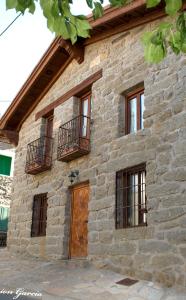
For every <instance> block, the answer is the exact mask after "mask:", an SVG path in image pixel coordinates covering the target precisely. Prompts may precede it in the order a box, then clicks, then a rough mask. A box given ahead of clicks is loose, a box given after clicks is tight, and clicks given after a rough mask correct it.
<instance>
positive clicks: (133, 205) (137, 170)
mask: <svg viewBox="0 0 186 300" xmlns="http://www.w3.org/2000/svg"><path fill="white" fill-rule="evenodd" d="M145 173H146V171H145V164H141V165H138V166H135V167H132V168H128V169H125V170H121V171H119V172H117V173H116V228H127V227H134V226H142V225H147V216H146V213H147V209H146V184H145Z"/></svg>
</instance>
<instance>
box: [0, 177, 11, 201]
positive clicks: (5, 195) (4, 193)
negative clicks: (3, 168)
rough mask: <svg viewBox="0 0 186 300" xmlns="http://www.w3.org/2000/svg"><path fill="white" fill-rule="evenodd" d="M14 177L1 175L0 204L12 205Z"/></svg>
mask: <svg viewBox="0 0 186 300" xmlns="http://www.w3.org/2000/svg"><path fill="white" fill-rule="evenodd" d="M11 189H12V177H7V176H0V206H10V199H11Z"/></svg>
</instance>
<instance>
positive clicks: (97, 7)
mask: <svg viewBox="0 0 186 300" xmlns="http://www.w3.org/2000/svg"><path fill="white" fill-rule="evenodd" d="M102 15H103V7H102V5H101V4H100V3H99V2H94V9H93V16H94V19H97V18H100V17H102Z"/></svg>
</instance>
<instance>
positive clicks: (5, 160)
mask: <svg viewBox="0 0 186 300" xmlns="http://www.w3.org/2000/svg"><path fill="white" fill-rule="evenodd" d="M11 162H12V158H11V157H9V156H5V155H0V174H1V175H7V176H9V175H10V170H11Z"/></svg>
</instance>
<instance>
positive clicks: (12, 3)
mask: <svg viewBox="0 0 186 300" xmlns="http://www.w3.org/2000/svg"><path fill="white" fill-rule="evenodd" d="M16 6H17V0H6V9H11V8H16Z"/></svg>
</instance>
